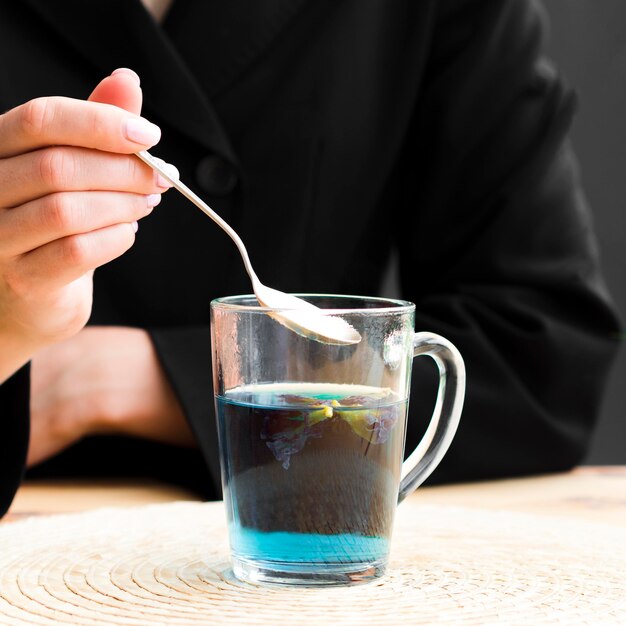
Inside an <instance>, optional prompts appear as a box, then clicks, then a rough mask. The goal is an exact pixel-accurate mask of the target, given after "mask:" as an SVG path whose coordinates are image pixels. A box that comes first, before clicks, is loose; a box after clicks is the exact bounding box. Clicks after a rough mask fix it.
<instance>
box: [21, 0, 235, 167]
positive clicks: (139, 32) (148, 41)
mask: <svg viewBox="0 0 626 626" xmlns="http://www.w3.org/2000/svg"><path fill="white" fill-rule="evenodd" d="M25 1H26V2H27V3H28V4H29V5H30V6H31V7H32V8H33V10H35V11H36V12H37V13H38V14H39V15H40V16H41V17H42V18H43V19H45V20H46V21H47V22H48V23H49V24H50V26H51V27H52V28H54V29H55V30H56V31H57V32H58V34H59V35H61V36H62V37H63V38H64V39H65V40H66V41H67V43H68V44H69V45H71V46H72V47H74V49H75V50H76V52H77V54H80V55H81V56H83V57H85V58H87V59H88V60H89V61H91V63H92V64H93V65H94V67H95V68H97V69H98V70H100V71H101V72H102V74H103V75H107V74H108V73H110V72H111V71H113V70H114V69H115V68H116V67H130V68H132V69H134V70H135V71H136V72H137V73H138V74H139V75H140V77H141V82H142V88H143V91H144V110H145V111H147V113H146V114H147V116H149V117H150V116H151V117H153V118H154V119H155V121H166V122H167V124H168V125H170V126H172V127H174V128H176V129H177V130H178V131H180V132H181V133H183V134H184V135H186V136H188V137H190V138H192V139H194V140H195V141H197V142H199V143H201V144H202V145H204V146H205V147H206V148H207V149H209V150H211V151H213V152H216V153H217V154H219V155H220V156H222V157H224V158H226V159H227V160H229V161H230V162H231V163H233V164H236V157H235V153H234V150H233V148H232V146H231V143H230V141H229V138H228V136H227V135H226V132H225V131H224V129H223V128H222V125H221V123H220V121H219V119H218V117H217V115H216V113H215V110H214V108H213V106H212V104H211V102H210V101H209V99H208V97H207V96H206V95H205V94H204V93H203V91H202V89H201V88H200V86H199V84H198V82H197V81H196V80H195V78H194V77H193V76H192V74H191V72H190V70H189V68H188V67H187V66H186V64H185V63H184V61H183V60H182V59H181V57H180V55H179V54H178V52H177V51H176V50H175V49H174V47H173V46H172V44H171V42H170V41H169V39H168V38H167V36H166V35H165V34H164V32H163V30H162V29H161V27H160V26H159V25H158V24H157V23H156V22H155V21H154V20H153V19H152V17H151V16H150V14H149V13H148V12H147V11H146V10H145V9H144V7H143V5H142V4H141V2H140V0H90V1H89V2H85V1H84V0H56V1H55V2H49V1H48V0H25Z"/></svg>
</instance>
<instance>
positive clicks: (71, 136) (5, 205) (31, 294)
mask: <svg viewBox="0 0 626 626" xmlns="http://www.w3.org/2000/svg"><path fill="white" fill-rule="evenodd" d="M141 98H142V96H141V89H140V87H139V81H138V78H137V76H136V74H134V72H131V71H130V70H117V71H116V72H114V73H113V74H112V75H111V76H109V77H107V78H105V79H104V80H103V81H102V82H101V83H100V84H99V85H98V86H97V87H96V89H95V90H94V92H93V93H92V95H91V96H90V99H89V101H82V100H74V99H70V98H63V97H50V98H38V99H36V100H32V101H30V102H27V103H26V104H24V105H21V106H18V107H16V108H15V109H12V110H10V111H8V112H7V113H5V114H4V115H1V116H0V346H1V349H0V383H1V382H2V381H4V380H5V379H6V378H8V377H9V376H10V375H11V374H12V373H13V372H15V371H16V370H17V369H19V367H21V365H23V364H24V363H26V362H27V361H28V360H29V359H30V358H31V357H32V356H33V355H34V354H35V353H36V352H37V351H38V350H39V349H41V348H42V347H44V346H49V345H51V344H54V343H56V342H59V341H62V340H63V339H66V338H68V337H71V336H72V335H74V334H75V333H77V332H78V331H79V330H80V329H81V328H83V326H84V325H85V323H86V322H87V319H88V318H89V315H90V312H91V304H92V276H93V270H94V269H95V268H96V267H98V266H100V265H102V264H104V263H107V262H109V261H111V260H112V259H114V258H116V257H118V256H120V255H121V254H123V253H124V252H125V251H126V250H128V249H129V248H130V246H132V244H133V242H134V239H135V231H136V224H135V222H136V221H137V220H139V219H140V218H142V217H144V216H146V215H147V214H148V213H150V211H151V210H152V207H153V206H154V205H155V204H156V203H158V200H159V198H160V194H161V193H162V192H163V191H164V190H165V189H166V188H167V187H169V184H167V183H164V181H160V179H159V177H157V176H156V175H155V174H154V173H153V172H152V170H151V169H150V168H149V167H147V166H146V165H144V164H143V163H141V162H140V161H139V159H137V158H136V157H135V156H133V153H134V152H137V151H139V150H143V149H146V148H148V147H150V146H152V145H154V144H155V143H157V142H158V140H159V138H160V131H159V129H158V127H156V126H154V125H153V124H151V123H149V122H148V121H147V120H144V119H143V118H141V117H139V115H138V113H139V111H140V109H141ZM121 107H123V108H121ZM124 109H127V110H124ZM159 182H163V183H164V184H161V185H160V184H159Z"/></svg>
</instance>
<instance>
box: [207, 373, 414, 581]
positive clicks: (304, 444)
mask: <svg viewBox="0 0 626 626" xmlns="http://www.w3.org/2000/svg"><path fill="white" fill-rule="evenodd" d="M217 410H218V420H219V428H220V446H221V453H222V465H223V477H224V498H225V502H226V506H227V510H228V515H229V529H230V541H231V550H232V552H233V555H234V556H235V557H236V558H238V559H241V560H244V561H247V562H255V563H264V564H266V565H267V566H268V567H272V566H275V567H276V568H277V569H282V571H290V569H291V570H293V571H303V570H305V569H307V568H309V569H310V570H311V571H315V570H316V569H318V570H319V569H324V568H325V567H327V566H329V567H333V566H350V565H351V564H354V565H355V566H361V565H363V564H368V563H376V562H384V561H385V560H386V557H387V554H388V551H389V537H390V533H391V527H392V524H393V515H394V512H395V508H396V504H397V495H398V492H397V489H398V481H399V474H400V466H401V460H402V451H403V446H404V424H405V416H406V401H404V400H402V399H399V398H398V397H397V396H396V395H395V394H394V393H393V392H391V391H390V390H389V389H380V388H374V387H365V386H358V385H334V384H312V383H310V384H306V383H304V384H303V383H267V384H260V385H253V386H252V385H251V386H245V387H239V388H237V389H235V390H232V391H230V392H229V393H228V394H227V395H226V396H224V397H218V399H217Z"/></svg>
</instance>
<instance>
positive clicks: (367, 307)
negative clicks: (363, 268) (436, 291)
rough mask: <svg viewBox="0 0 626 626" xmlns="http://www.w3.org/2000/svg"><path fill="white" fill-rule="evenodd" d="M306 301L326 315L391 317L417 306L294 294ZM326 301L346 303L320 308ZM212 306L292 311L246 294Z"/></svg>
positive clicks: (370, 298)
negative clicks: (322, 301)
mask: <svg viewBox="0 0 626 626" xmlns="http://www.w3.org/2000/svg"><path fill="white" fill-rule="evenodd" d="M292 295H294V296H297V297H298V298H302V299H304V300H307V299H309V301H311V300H313V302H312V304H315V305H316V306H319V307H320V308H321V309H322V312H323V313H324V315H348V314H350V315H359V314H365V313H367V315H368V316H369V315H389V314H394V313H410V312H411V311H414V310H415V304H413V302H409V301H408V300H397V299H395V298H384V297H379V296H358V295H345V294H328V293H294V294H292ZM321 299H324V300H326V301H328V302H332V301H337V302H338V303H340V302H342V301H343V302H345V304H344V305H343V306H336V307H335V306H333V307H327V306H320V304H318V303H317V302H315V301H316V300H321ZM349 302H355V303H357V302H359V303H361V306H346V304H348V303H349ZM211 306H213V307H218V308H222V309H236V310H239V311H251V312H259V313H267V312H268V311H278V312H280V311H291V310H294V309H290V308H287V307H281V308H276V307H267V306H262V305H261V304H259V302H258V300H257V299H256V296H255V295H254V294H245V295H237V296H224V297H221V298H216V299H215V300H212V301H211Z"/></svg>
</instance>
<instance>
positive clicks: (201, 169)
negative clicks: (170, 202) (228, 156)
mask: <svg viewBox="0 0 626 626" xmlns="http://www.w3.org/2000/svg"><path fill="white" fill-rule="evenodd" d="M196 180H197V181H198V185H200V187H201V188H202V189H203V190H204V191H206V192H207V193H208V194H210V195H212V196H225V195H227V194H229V193H230V192H231V191H232V190H233V189H234V188H235V186H236V185H237V174H236V173H235V169H234V168H233V166H232V165H231V164H230V163H229V162H228V161H225V160H224V159H222V158H220V157H218V156H215V155H214V154H212V155H209V156H206V157H204V158H203V159H201V160H200V161H199V163H198V166H197V167H196Z"/></svg>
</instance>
